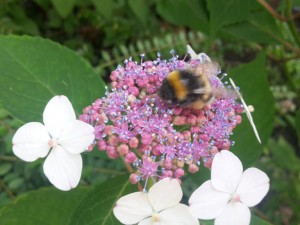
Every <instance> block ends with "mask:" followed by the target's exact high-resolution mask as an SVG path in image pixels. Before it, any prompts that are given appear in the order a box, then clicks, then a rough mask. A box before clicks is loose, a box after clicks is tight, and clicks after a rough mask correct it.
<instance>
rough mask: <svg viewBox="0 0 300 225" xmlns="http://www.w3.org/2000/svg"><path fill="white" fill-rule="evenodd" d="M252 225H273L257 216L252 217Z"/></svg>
mask: <svg viewBox="0 0 300 225" xmlns="http://www.w3.org/2000/svg"><path fill="white" fill-rule="evenodd" d="M250 225H271V224H270V223H269V222H267V221H265V220H263V219H261V218H259V217H257V216H251V223H250Z"/></svg>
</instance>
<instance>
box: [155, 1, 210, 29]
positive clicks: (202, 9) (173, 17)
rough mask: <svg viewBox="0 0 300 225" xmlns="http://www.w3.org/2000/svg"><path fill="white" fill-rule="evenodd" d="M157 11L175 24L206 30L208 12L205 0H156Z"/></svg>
mask: <svg viewBox="0 0 300 225" xmlns="http://www.w3.org/2000/svg"><path fill="white" fill-rule="evenodd" d="M157 12H158V13H159V14H160V16H161V17H163V18H165V19H166V20H168V21H170V22H171V23H174V24H176V25H180V26H181V25H184V26H188V27H190V28H193V29H196V30H201V31H203V32H206V33H207V32H208V12H207V10H206V5H205V1H198V0H189V1H185V0H176V1H173V0H162V1H158V2H157Z"/></svg>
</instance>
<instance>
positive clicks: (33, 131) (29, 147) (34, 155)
mask: <svg viewBox="0 0 300 225" xmlns="http://www.w3.org/2000/svg"><path fill="white" fill-rule="evenodd" d="M49 140H50V136H49V134H48V131H47V129H46V127H45V126H44V125H43V124H41V123H37V122H31V123H26V124H25V125H23V126H21V127H20V128H19V129H18V130H17V132H16V133H15V135H14V137H13V139H12V142H13V146H12V148H13V152H14V154H15V155H16V156H18V157H19V158H20V159H22V160H24V161H27V162H32V161H34V160H36V159H38V158H44V157H45V156H46V155H47V154H48V152H49V149H50V146H49V145H48V141H49Z"/></svg>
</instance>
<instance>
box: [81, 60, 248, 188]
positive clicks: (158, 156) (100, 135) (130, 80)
mask: <svg viewBox="0 0 300 225" xmlns="http://www.w3.org/2000/svg"><path fill="white" fill-rule="evenodd" d="M141 59H142V60H141V63H137V62H134V61H132V60H131V59H129V60H126V61H125V66H124V67H122V66H118V67H117V69H116V70H114V71H113V72H112V73H111V75H110V78H111V81H112V82H111V90H110V91H108V90H107V91H106V96H105V97H103V98H101V99H98V100H97V101H95V102H94V103H93V104H92V105H91V106H88V107H86V108H85V109H84V114H83V115H81V116H80V119H81V120H82V121H85V122H87V123H89V124H92V125H93V126H94V128H95V135H96V139H97V146H98V148H99V150H101V151H106V153H107V155H108V156H109V157H110V158H112V159H115V158H118V157H121V158H122V159H123V160H124V162H125V163H127V164H129V165H133V166H134V168H135V170H134V172H133V173H132V174H131V176H130V181H131V182H132V183H136V182H138V181H140V180H147V179H148V178H149V177H152V178H154V177H157V178H159V179H162V178H164V177H173V178H177V179H180V178H181V177H182V176H183V175H184V173H185V170H184V169H185V168H187V170H188V171H189V172H191V173H195V172H197V171H198V169H199V164H200V163H201V162H203V163H204V166H206V167H208V168H210V166H211V162H212V159H213V157H214V155H215V154H216V153H217V152H218V151H220V150H222V149H229V148H230V145H232V142H231V141H230V140H229V137H230V135H231V134H232V130H233V129H234V128H235V126H236V125H237V124H238V123H240V122H241V116H240V115H239V114H240V113H241V112H242V111H243V107H242V105H241V104H240V103H238V102H237V101H236V97H235V96H232V95H228V96H222V97H219V98H217V97H216V98H215V99H214V101H213V102H212V103H211V104H210V105H208V106H206V107H204V108H203V109H199V110H195V109H190V108H180V107H178V106H174V105H170V104H169V103H168V102H165V101H163V100H162V99H161V98H160V97H159V96H158V95H157V91H158V89H159V87H160V86H161V83H162V81H163V79H164V78H165V77H166V76H167V75H168V74H169V73H170V72H171V71H174V70H178V69H185V68H187V67H195V66H197V65H198V64H199V63H201V62H200V61H199V60H195V59H192V60H189V61H188V62H186V61H184V60H179V59H178V57H176V56H174V55H173V57H172V58H171V59H169V60H163V59H161V57H160V56H158V58H157V59H156V60H154V61H145V62H143V56H142V57H141ZM217 75H218V74H214V75H213V76H212V77H211V78H210V79H211V83H212V85H213V86H215V87H218V86H224V84H223V83H222V81H221V79H220V78H219V77H218V76H217Z"/></svg>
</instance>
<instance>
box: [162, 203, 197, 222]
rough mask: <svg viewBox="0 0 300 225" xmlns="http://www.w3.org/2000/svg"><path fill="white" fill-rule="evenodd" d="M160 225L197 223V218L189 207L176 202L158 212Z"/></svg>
mask: <svg viewBox="0 0 300 225" xmlns="http://www.w3.org/2000/svg"><path fill="white" fill-rule="evenodd" d="M159 217H160V221H159V222H160V225H198V224H199V221H198V219H197V218H196V217H195V216H194V215H193V214H192V212H191V211H190V209H189V207H188V206H186V205H183V204H178V205H176V206H173V207H171V208H167V209H165V210H163V211H161V212H160V213H159Z"/></svg>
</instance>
